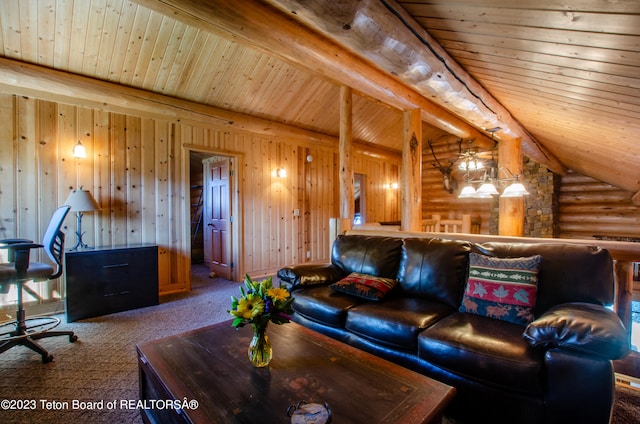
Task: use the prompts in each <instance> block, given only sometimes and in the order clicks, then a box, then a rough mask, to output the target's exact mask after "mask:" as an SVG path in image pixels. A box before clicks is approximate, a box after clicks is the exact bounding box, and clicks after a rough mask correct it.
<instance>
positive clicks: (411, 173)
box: [400, 109, 422, 231]
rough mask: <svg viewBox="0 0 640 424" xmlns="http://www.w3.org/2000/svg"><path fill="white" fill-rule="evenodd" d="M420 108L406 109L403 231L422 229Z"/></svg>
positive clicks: (403, 164)
mask: <svg viewBox="0 0 640 424" xmlns="http://www.w3.org/2000/svg"><path fill="white" fill-rule="evenodd" d="M420 114H421V112H420V109H413V110H409V111H405V112H404V114H403V118H404V125H403V129H402V173H401V181H402V182H401V190H402V200H401V205H400V206H401V215H402V224H401V230H402V231H421V230H422V121H421V119H420Z"/></svg>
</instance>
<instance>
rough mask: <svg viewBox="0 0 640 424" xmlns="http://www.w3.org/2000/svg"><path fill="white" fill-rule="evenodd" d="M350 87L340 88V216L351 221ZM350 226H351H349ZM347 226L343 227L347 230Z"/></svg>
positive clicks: (352, 208) (352, 203) (352, 212)
mask: <svg viewBox="0 0 640 424" xmlns="http://www.w3.org/2000/svg"><path fill="white" fill-rule="evenodd" d="M351 106H352V93H351V88H350V87H345V86H342V87H341V88H340V146H339V150H340V164H339V165H340V218H344V219H348V220H350V222H353V217H354V214H355V199H354V194H353V184H354V182H353V163H352V162H353V161H352V150H353V125H352V118H353V111H352V107H351ZM349 228H351V226H349ZM349 228H345V230H348V229H349Z"/></svg>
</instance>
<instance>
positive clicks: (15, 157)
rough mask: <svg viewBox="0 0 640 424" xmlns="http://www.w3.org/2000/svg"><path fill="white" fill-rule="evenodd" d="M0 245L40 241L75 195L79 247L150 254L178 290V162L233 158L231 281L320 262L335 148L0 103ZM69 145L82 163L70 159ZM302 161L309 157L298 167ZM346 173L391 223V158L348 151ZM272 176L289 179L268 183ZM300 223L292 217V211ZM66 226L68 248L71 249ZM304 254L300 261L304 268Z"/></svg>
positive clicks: (185, 227)
mask: <svg viewBox="0 0 640 424" xmlns="http://www.w3.org/2000/svg"><path fill="white" fill-rule="evenodd" d="M0 119H1V120H2V122H3V131H2V132H1V133H0V238H9V237H15V236H20V237H26V238H32V239H34V240H41V239H42V235H43V232H44V229H45V228H46V226H47V224H48V222H49V219H50V216H51V213H52V212H53V210H54V209H55V208H56V207H57V206H58V205H61V204H63V203H64V201H65V200H66V198H67V195H68V194H69V192H70V191H71V190H72V189H74V188H76V187H77V186H80V185H82V186H83V187H84V188H86V189H88V190H90V191H91V192H92V193H93V195H94V197H95V198H96V200H97V201H98V203H99V204H100V206H101V210H100V211H98V212H94V213H87V214H85V216H84V218H83V221H82V224H83V226H82V228H83V230H84V231H85V232H86V233H85V235H84V237H83V240H84V241H85V242H86V243H87V244H89V245H90V246H111V245H127V244H135V243H156V244H158V245H159V247H160V258H159V260H160V265H159V267H160V290H161V293H168V292H172V291H180V290H186V289H188V288H189V278H190V277H189V271H190V218H191V214H190V202H191V200H190V190H189V187H190V182H189V172H188V170H189V151H190V150H191V149H193V150H202V151H206V152H212V153H215V154H223V155H229V156H233V157H235V158H237V161H238V165H239V166H238V169H237V170H238V172H239V178H238V181H239V186H238V199H239V203H240V205H239V211H240V217H239V219H238V220H237V221H236V223H237V225H240V240H241V243H240V246H237V248H238V249H239V261H240V263H239V264H236V266H237V270H238V272H237V276H240V278H241V276H242V275H243V274H244V273H245V272H246V273H249V274H251V275H264V274H268V273H272V272H275V271H276V270H277V269H279V268H280V267H282V266H285V265H288V264H292V263H300V262H305V261H327V260H328V257H329V244H328V243H329V236H328V225H329V218H330V217H334V216H337V213H338V205H337V203H336V202H337V199H338V198H339V197H338V193H337V190H338V188H337V187H338V184H337V166H338V163H337V161H338V155H337V143H335V145H329V144H328V143H322V142H321V143H311V142H310V141H308V140H304V139H302V137H301V138H300V139H297V138H296V137H295V136H294V135H291V134H288V135H286V136H283V137H270V136H265V135H258V134H255V133H250V132H247V131H242V130H236V129H233V128H229V127H228V126H225V127H221V128H215V126H212V125H211V124H210V123H208V124H207V125H204V124H203V126H197V125H187V124H184V123H180V122H176V121H173V122H171V121H163V120H160V119H156V118H152V117H138V116H133V115H128V114H120V113H114V112H109V111H103V110H98V109H92V108H86V107H80V106H74V105H69V104H65V103H57V102H50V101H46V100H38V99H34V98H27V97H21V96H15V95H11V94H0ZM78 140H80V141H81V142H82V144H83V145H84V146H85V147H86V149H87V158H85V159H76V158H74V157H72V155H71V153H72V150H73V146H74V145H75V144H76V143H77V142H78ZM308 155H312V156H313V160H312V161H311V162H307V160H306V158H307V156H308ZM355 157H356V163H357V165H356V172H359V173H363V174H366V175H367V176H368V179H367V182H368V185H369V187H368V188H367V196H368V200H367V201H368V205H370V208H371V209H370V210H369V214H370V215H371V216H370V218H371V219H374V220H380V221H382V220H398V219H399V215H398V205H397V204H398V201H397V194H395V193H394V192H392V191H390V190H388V189H385V188H384V187H385V185H386V184H388V182H389V181H392V180H395V179H396V178H397V176H398V172H399V171H398V169H399V166H400V158H399V156H398V157H396V156H392V155H391V156H389V155H387V156H384V155H382V156H377V157H376V155H372V154H370V152H369V154H365V152H363V151H362V150H358V149H356V153H355ZM275 168H285V169H287V173H288V176H287V177H286V178H284V179H276V178H275V177H274V176H273V174H272V171H273V170H274V169H275ZM295 209H298V210H299V216H294V210H295ZM75 229H76V228H75V217H73V216H71V215H70V216H68V217H67V219H66V221H65V224H64V231H65V233H66V234H67V240H68V242H67V246H69V245H70V244H69V243H74V242H75V236H74V232H75ZM307 252H309V256H308V257H307Z"/></svg>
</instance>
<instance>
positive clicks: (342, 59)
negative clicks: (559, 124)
mask: <svg viewBox="0 0 640 424" xmlns="http://www.w3.org/2000/svg"><path fill="white" fill-rule="evenodd" d="M136 2H137V3H139V4H142V5H144V6H145V7H148V8H150V9H152V10H155V11H157V12H159V13H161V14H164V15H167V16H171V17H173V18H175V19H178V20H180V21H182V22H185V23H187V24H189V25H193V26H196V27H198V28H201V29H202V30H204V31H208V32H211V33H214V34H217V35H220V36H223V37H225V38H229V39H233V40H236V41H238V42H242V43H243V44H246V45H249V46H251V47H253V48H257V49H259V50H262V51H265V52H268V53H270V54H273V55H274V56H276V57H279V58H280V59H283V60H285V61H287V62H289V63H292V64H294V65H296V66H298V67H301V68H303V69H307V70H309V71H311V72H313V73H315V74H317V75H322V76H324V77H326V78H328V79H330V80H333V81H335V82H336V83H338V84H342V85H347V86H349V87H352V88H353V89H354V90H356V91H357V92H359V93H361V94H362V95H364V96H367V97H370V98H372V99H375V100H378V101H381V102H384V103H386V104H388V105H391V106H393V107H396V108H398V109H401V110H410V109H415V108H419V109H421V110H422V112H423V113H422V119H423V120H424V121H425V122H427V123H429V124H431V125H433V126H435V127H436V128H440V129H442V130H444V131H446V132H448V133H450V134H453V135H456V136H457V137H461V138H469V139H476V140H477V141H478V142H479V144H481V145H488V144H490V143H489V142H488V138H487V136H486V134H485V133H483V132H481V131H479V130H478V128H483V127H484V125H483V123H484V121H483V122H482V123H478V124H477V123H473V125H470V124H469V122H470V121H467V120H464V119H462V118H460V117H458V116H456V115H455V114H453V113H451V112H449V111H447V110H445V109H444V108H443V107H441V106H439V105H437V104H435V103H434V101H433V100H437V99H430V98H428V97H426V96H425V95H424V94H420V93H419V92H418V91H417V90H416V89H415V88H412V87H410V86H409V84H407V83H406V82H405V81H402V80H401V79H400V78H398V77H397V76H394V75H392V74H391V73H389V71H388V70H385V68H384V67H382V68H381V67H380V66H374V65H373V64H372V63H371V59H370V58H367V57H366V55H364V54H363V53H362V52H356V51H357V50H356V49H350V48H346V47H345V46H344V45H343V44H342V42H338V41H336V40H335V39H332V38H331V37H330V36H329V33H328V32H325V34H322V33H321V32H319V31H318V29H317V28H315V29H314V28H312V26H311V23H310V22H307V21H306V20H305V22H303V21H301V20H300V17H299V16H298V12H296V13H291V9H290V8H287V7H286V6H282V4H285V3H284V1H283V2H282V4H281V3H280V2H279V1H276V0H273V1H272V3H275V4H276V5H275V6H274V5H270V4H266V3H265V2H264V1H260V0H243V1H235V0H209V1H207V2H202V1H198V0H136ZM301 3H302V2H301ZM304 3H312V4H321V3H324V1H320V0H312V1H310V2H308V1H305V2H304ZM326 3H328V4H329V7H330V8H331V7H333V5H336V4H338V3H340V4H342V3H353V4H355V5H372V4H375V2H336V1H327V2H326ZM292 4H296V5H297V4H298V2H292ZM296 7H299V6H296ZM398 7H399V6H398ZM278 8H280V9H278ZM336 8H338V9H339V7H338V6H336ZM300 14H302V11H301V12H300ZM339 15H340V14H339ZM329 16H330V18H331V19H330V20H332V21H335V16H331V15H329ZM365 16H366V15H365ZM349 25H351V27H352V28H353V26H354V25H352V24H349ZM396 25H397V26H400V24H399V23H397V22H396ZM325 26H335V22H334V24H331V25H328V24H327V25H325ZM340 26H342V23H340ZM416 26H417V24H416ZM407 31H408V30H407ZM349 32H350V33H352V31H349ZM403 32H404V30H403ZM423 32H424V31H423ZM409 34H410V35H411V36H413V35H412V34H411V33H410V32H409ZM381 36H382V39H385V38H386V35H385V34H384V33H382V34H381ZM403 37H408V36H407V34H406V33H405V35H404V36H403ZM414 38H415V37H414ZM391 39H395V38H394V37H391ZM434 44H435V43H434ZM407 45H410V44H407ZM440 65H442V64H441V63H440ZM442 75H444V73H443V74H442ZM449 84H450V82H449ZM503 110H504V109H503ZM505 112H506V110H505ZM465 119H467V117H466V116H465ZM508 119H510V121H509V122H507V121H508ZM503 121H505V122H503ZM498 122H501V123H503V125H501V127H502V132H501V133H499V134H497V135H498V137H503V138H520V139H521V140H522V141H523V151H524V152H525V154H527V156H529V157H530V158H532V159H533V160H535V161H536V162H538V163H541V164H543V165H544V166H546V167H547V168H549V169H551V170H552V171H554V172H556V173H559V174H563V173H565V171H566V170H565V167H564V166H563V165H562V164H561V163H560V162H559V161H558V160H557V159H556V158H555V157H554V156H553V155H552V154H550V153H549V152H548V151H546V150H545V149H544V148H543V147H542V146H541V145H540V144H539V143H537V142H536V141H535V140H534V139H533V138H532V137H531V135H529V134H528V133H527V132H526V130H524V129H523V128H522V127H521V126H520V125H519V124H518V123H517V122H516V121H515V120H513V118H512V117H511V115H510V114H509V113H508V112H506V113H505V114H504V115H503V120H502V121H500V120H499V121H498ZM507 124H508V125H507ZM485 128H486V127H485ZM513 128H516V129H517V130H518V131H515V130H514V129H513Z"/></svg>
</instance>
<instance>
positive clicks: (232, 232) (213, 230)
mask: <svg viewBox="0 0 640 424" xmlns="http://www.w3.org/2000/svg"><path fill="white" fill-rule="evenodd" d="M237 159H238V158H237V157H235V156H227V155H221V154H216V152H207V151H195V150H190V170H189V173H190V181H189V183H190V187H191V264H192V268H194V269H195V268H198V270H199V272H201V269H202V268H203V267H205V266H206V267H207V268H208V269H209V276H210V277H221V278H224V279H226V280H232V281H236V280H237V272H238V268H237V264H238V263H239V262H238V250H239V249H238V248H237V246H238V244H237V243H238V240H239V231H238V228H239V225H238V224H239V223H237V222H234V217H235V216H238V215H237V211H238V206H239V205H238V191H237V190H234V187H237V184H238V183H237V175H236V173H235V172H234V169H236V167H237Z"/></svg>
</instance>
